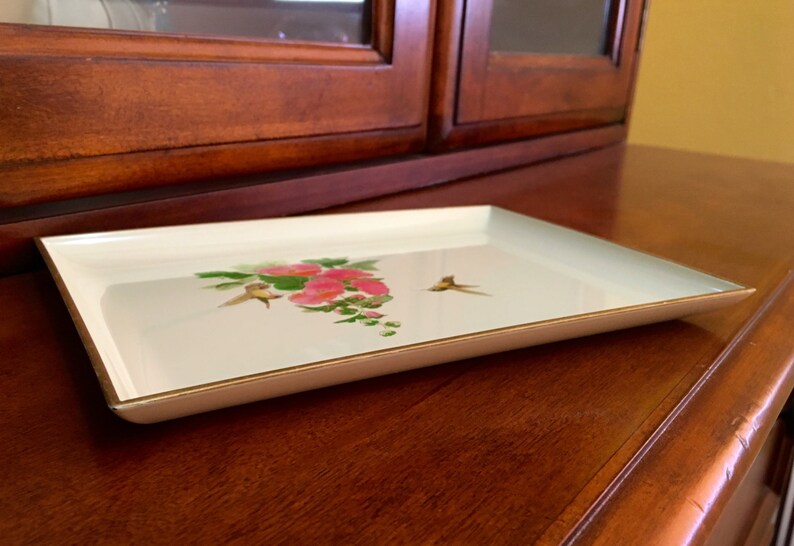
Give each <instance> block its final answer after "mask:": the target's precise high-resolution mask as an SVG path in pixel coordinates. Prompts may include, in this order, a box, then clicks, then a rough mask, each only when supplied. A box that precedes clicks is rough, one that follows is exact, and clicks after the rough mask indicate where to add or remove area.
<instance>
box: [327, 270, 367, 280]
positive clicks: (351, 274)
mask: <svg viewBox="0 0 794 546" xmlns="http://www.w3.org/2000/svg"><path fill="white" fill-rule="evenodd" d="M319 276H320V277H325V278H327V279H337V280H340V281H346V280H350V279H360V278H362V277H371V276H372V273H370V272H368V271H361V270H360V269H329V270H328V271H326V272H324V273H323V274H322V275H319Z"/></svg>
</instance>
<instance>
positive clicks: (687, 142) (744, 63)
mask: <svg viewBox="0 0 794 546" xmlns="http://www.w3.org/2000/svg"><path fill="white" fill-rule="evenodd" d="M629 142H632V143H636V144H648V145H651V146H661V147H665V148H677V149H686V150H693V151H698V152H705V153H714V154H721V155H733V156H740V157H750V158H756V159H764V160H771V161H784V162H790V163H794V0H762V1H761V0H758V1H757V0H651V6H650V12H649V14H648V23H647V28H646V33H645V39H644V44H643V52H642V57H641V61H640V71H639V78H638V82H637V91H636V96H635V102H634V111H633V114H632V119H631V123H630V129H629Z"/></svg>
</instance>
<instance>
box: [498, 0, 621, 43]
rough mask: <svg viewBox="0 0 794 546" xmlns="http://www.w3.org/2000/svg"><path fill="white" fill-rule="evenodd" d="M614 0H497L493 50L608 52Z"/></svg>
mask: <svg viewBox="0 0 794 546" xmlns="http://www.w3.org/2000/svg"><path fill="white" fill-rule="evenodd" d="M613 3H614V2H612V1H611V0H494V2H493V13H492V15H491V50H492V51H506V52H520V53H552V54H554V53H556V54H567V55H605V54H606V53H608V45H607V44H608V39H609V16H610V13H611V10H612V4H613Z"/></svg>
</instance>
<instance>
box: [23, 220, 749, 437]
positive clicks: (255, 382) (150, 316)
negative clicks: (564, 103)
mask: <svg viewBox="0 0 794 546" xmlns="http://www.w3.org/2000/svg"><path fill="white" fill-rule="evenodd" d="M37 242H38V244H39V248H40V249H41V251H42V253H43V254H44V256H45V258H46V260H47V263H48V266H49V268H50V270H51V272H52V274H53V276H54V277H55V279H56V281H57V284H58V286H59V289H60V290H61V293H62V295H63V297H64V299H65V300H66V302H67V305H68V306H69V310H70V312H71V314H72V317H73V319H74V321H75V323H76V325H77V327H78V329H79V331H80V335H81V337H82V339H83V342H84V343H85V345H86V347H87V349H88V353H89V355H90V357H91V360H92V363H93V365H94V368H95V370H96V373H97V375H98V377H99V380H100V383H101V385H102V388H103V390H104V393H105V397H106V399H107V401H108V404H109V406H110V407H111V408H112V409H113V410H115V411H116V412H118V414H119V415H120V416H122V417H124V418H125V419H128V420H130V421H135V422H140V423H149V422H155V421H160V420H164V419H170V418H174V417H179V416H183V415H188V414H192V413H198V412H201V411H207V410H211V409H215V408H220V407H225V406H230V405H236V404H242V403H246V402H251V401H254V400H260V399H265V398H271V397H275V396H281V395H285V394H289V393H294V392H298V391H303V390H308V389H313V388H318V387H324V386H328V385H333V384H338V383H343V382H347V381H354V380H357V379H363V378H366V377H373V376H377V375H382V374H388V373H393V372H398V371H401V370H408V369H412V368H418V367H422V366H429V365H433V364H438V363H441V362H448V361H453V360H458V359H462V358H467V357H472V356H477V355H482V354H486V353H492V352H497V351H504V350H509V349H514V348H518V347H524V346H529V345H534V344H539V343H546V342H551V341H557V340H561V339H566V338H571V337H576V336H584V335H589V334H594V333H597V332H604V331H607V330H615V329H618V328H625V327H629V326H635V325H639V324H646V323H650V322H655V321H661V320H668V319H673V318H677V317H681V316H683V315H687V314H690V313H695V312H702V311H708V310H711V309H715V308H718V307H721V306H723V305H727V304H729V303H732V302H735V301H738V300H740V299H742V298H744V297H746V296H748V295H749V294H751V293H752V292H753V290H752V289H751V288H745V287H743V286H740V285H738V284H735V283H732V282H729V281H726V280H722V279H719V278H716V277H713V276H710V275H707V274H704V273H700V272H698V271H693V270H691V269H688V268H686V267H683V266H681V265H677V264H674V263H671V262H668V261H665V260H661V259H659V258H655V257H652V256H649V255H647V254H644V253H641V252H636V251H633V250H629V249H626V248H624V247H621V246H618V245H615V244H612V243H610V242H607V241H604V240H601V239H598V238H594V237H591V236H588V235H584V234H582V233H578V232H575V231H572V230H569V229H565V228H562V227H558V226H554V225H552V224H548V223H545V222H541V221H539V220H534V219H531V218H528V217H525V216H521V215H519V214H515V213H511V212H507V211H505V210H502V209H499V208H495V207H462V208H444V209H426V210H408V211H397V212H383V213H362V214H344V215H329V216H315V217H301V218H288V219H276V220H256V221H246V222H232V223H221V224H205V225H193V226H184V227H167V228H155V229H141V230H130V231H118V232H107V233H93V234H85V235H70V236H59V237H45V238H42V239H40V240H38V241H37Z"/></svg>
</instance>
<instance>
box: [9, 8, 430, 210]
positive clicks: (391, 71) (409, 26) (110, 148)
mask: <svg viewBox="0 0 794 546" xmlns="http://www.w3.org/2000/svg"><path fill="white" fill-rule="evenodd" d="M433 15H434V13H433V6H432V5H431V4H430V3H428V2H417V1H415V0H375V1H374V5H373V25H372V28H373V36H372V45H371V46H370V45H365V46H361V45H341V44H323V43H311V42H293V43H289V42H287V43H279V42H273V41H267V40H257V39H239V38H221V37H202V36H175V35H167V34H155V33H151V34H150V33H142V32H126V31H107V30H96V29H72V28H64V27H46V26H35V25H16V24H0V99H1V100H0V173H2V175H3V176H0V207H2V206H3V205H8V204H10V203H13V204H29V203H33V202H38V201H42V200H49V199H51V198H55V197H59V198H63V197H77V196H85V195H92V194H97V193H105V192H109V191H118V190H120V189H124V190H136V189H140V188H142V187H148V186H154V185H163V184H170V183H172V182H174V181H177V182H178V181H185V180H182V179H196V178H203V177H210V176H212V177H217V176H224V175H237V174H248V173H251V172H262V171H272V170H278V169H285V168H298V167H305V166H309V165H313V164H330V163H335V162H339V161H351V160H356V159H364V158H369V157H378V156H383V155H389V154H393V153H408V152H411V151H416V150H419V149H421V147H422V146H423V144H424V136H425V133H426V119H427V115H426V113H427V103H428V99H427V96H428V93H429V74H430V59H429V56H430V51H431V47H430V39H431V28H432V24H433ZM337 137H338V138H337ZM235 150H237V151H239V153H235ZM174 154H180V155H181V156H184V157H185V160H184V161H183V163H184V165H185V168H186V169H187V171H188V172H190V173H191V174H189V175H187V176H186V175H185V174H184V173H178V172H161V173H160V177H159V180H155V179H153V176H152V171H151V170H150V171H147V174H146V175H140V174H139V173H137V174H136V169H135V168H134V166H135V158H141V159H143V160H144V162H147V161H148V162H149V163H152V162H153V163H154V164H155V165H156V164H157V163H158V158H162V164H163V165H166V164H168V165H173V161H171V160H172V159H173V157H171V158H167V157H166V156H169V155H170V156H173V155H174ZM207 155H210V156H214V157H216V158H218V157H221V156H222V158H223V159H222V163H217V162H215V163H214V164H212V165H211V166H212V168H211V170H210V171H209V172H206V174H205V175H204V176H202V174H201V172H200V171H199V170H197V169H195V168H193V167H191V166H190V165H189V161H190V158H191V157H195V158H196V159H197V160H198V161H199V163H200V164H202V165H203V167H204V168H206V167H207V166H208V164H207V162H203V163H202V158H205V157H206V156H207ZM108 158H113V160H117V161H111V164H109V162H108ZM112 163H116V164H117V167H116V168H114V167H113V166H112ZM76 164H79V165H81V169H82V171H83V172H85V170H86V168H85V165H86V164H88V165H89V167H88V170H90V168H91V167H90V165H91V164H96V165H97V168H98V170H99V171H101V174H99V175H98V176H97V178H95V179H89V180H83V181H82V182H81V183H79V184H77V183H76V182H75V183H74V184H66V185H64V184H62V183H60V184H59V183H58V182H57V180H58V178H59V177H67V178H68V177H69V172H70V168H71V167H72V166H74V165H76ZM35 184H45V185H46V184H52V185H53V187H52V191H48V190H47V188H42V187H40V186H39V187H34V186H32V185H35ZM67 186H68V187H67ZM29 188H30V190H31V191H28V189H29Z"/></svg>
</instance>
